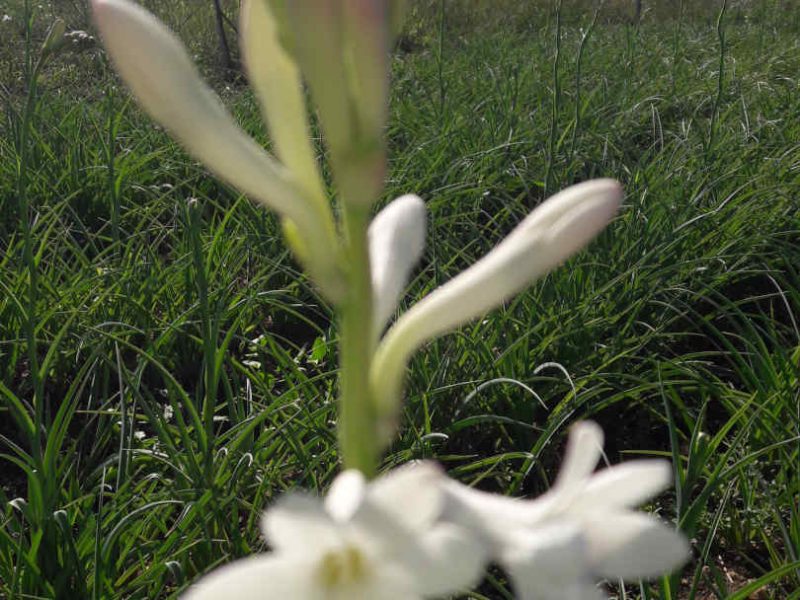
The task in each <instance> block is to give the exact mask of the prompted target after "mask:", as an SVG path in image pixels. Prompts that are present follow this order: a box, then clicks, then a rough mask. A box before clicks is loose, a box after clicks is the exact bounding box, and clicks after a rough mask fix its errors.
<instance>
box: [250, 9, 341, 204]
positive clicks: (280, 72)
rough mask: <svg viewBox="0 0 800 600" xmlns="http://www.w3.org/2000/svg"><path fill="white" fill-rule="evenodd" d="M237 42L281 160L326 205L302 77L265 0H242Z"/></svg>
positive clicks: (300, 182)
mask: <svg viewBox="0 0 800 600" xmlns="http://www.w3.org/2000/svg"><path fill="white" fill-rule="evenodd" d="M239 21H240V27H239V31H240V38H239V41H240V46H241V49H242V56H243V57H244V61H245V66H246V68H247V74H248V79H249V81H250V85H251V86H252V87H253V89H254V90H255V92H256V97H257V98H258V100H259V103H260V105H261V112H262V114H263V115H264V119H265V121H266V122H267V125H268V126H269V131H270V137H271V139H272V142H273V144H274V146H275V150H276V153H277V155H278V158H279V159H280V160H281V162H282V163H283V164H284V165H286V166H287V167H288V168H289V169H290V170H291V171H292V172H293V173H294V174H295V176H296V179H297V183H298V185H301V186H303V187H304V188H306V190H307V191H308V193H309V195H310V196H311V197H312V198H313V199H314V201H315V202H317V203H320V204H322V205H323V209H326V208H327V206H328V201H327V197H326V195H325V191H324V189H323V187H322V182H321V179H320V174H319V167H318V164H317V160H316V157H315V156H314V150H313V147H312V145H311V131H310V128H309V126H308V116H307V111H306V105H305V98H304V96H303V86H302V79H301V76H300V71H299V69H298V68H297V64H296V63H295V62H294V59H293V58H292V57H291V56H290V55H289V54H288V53H287V52H286V50H285V49H284V46H283V45H282V44H281V41H280V39H279V35H280V32H279V23H278V21H277V19H276V18H275V16H274V14H273V9H272V8H271V4H270V3H268V2H266V1H265V0H244V1H243V3H242V8H241V12H240V17H239Z"/></svg>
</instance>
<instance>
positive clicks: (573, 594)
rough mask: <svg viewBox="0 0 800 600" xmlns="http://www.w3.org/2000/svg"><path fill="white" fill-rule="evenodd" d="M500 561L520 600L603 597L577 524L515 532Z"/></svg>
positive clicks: (556, 524)
mask: <svg viewBox="0 0 800 600" xmlns="http://www.w3.org/2000/svg"><path fill="white" fill-rule="evenodd" d="M512 533H513V534H515V535H512V536H511V537H510V538H509V543H508V544H507V546H506V548H505V549H504V551H503V554H502V555H501V557H500V563H501V564H502V565H503V567H504V568H505V569H506V570H507V571H508V574H509V576H510V577H511V579H512V582H513V584H514V591H515V592H516V594H517V597H518V598H522V599H524V600H534V599H536V600H589V599H594V598H598V597H602V594H600V593H599V590H598V589H597V588H596V587H595V585H594V584H593V583H592V579H591V575H592V574H591V571H590V570H589V563H588V561H587V551H586V542H585V539H584V536H583V534H582V532H581V530H580V527H578V526H577V525H576V524H575V523H570V522H569V521H556V522H553V523H551V524H548V525H545V526H542V527H539V528H536V529H532V530H524V531H517V532H512Z"/></svg>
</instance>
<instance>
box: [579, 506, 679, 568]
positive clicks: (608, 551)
mask: <svg viewBox="0 0 800 600" xmlns="http://www.w3.org/2000/svg"><path fill="white" fill-rule="evenodd" d="M582 523H583V527H584V531H585V533H586V539H587V542H588V552H589V556H590V560H591V562H592V568H593V570H594V572H595V573H596V574H598V575H602V576H604V577H614V578H622V579H628V580H636V579H640V578H648V577H656V576H658V575H662V574H665V573H669V572H670V571H673V570H675V569H676V568H678V567H679V566H681V565H682V564H684V563H685V562H686V561H687V560H688V559H689V545H688V543H687V542H686V538H685V537H684V536H683V535H681V534H680V533H679V532H677V531H675V530H674V529H672V528H670V527H668V526H667V525H665V524H664V523H662V522H661V521H659V520H658V519H657V518H655V517H653V516H651V515H647V514H644V513H634V512H625V513H606V512H598V513H597V514H596V515H593V516H592V517H591V518H589V517H586V518H584V519H582Z"/></svg>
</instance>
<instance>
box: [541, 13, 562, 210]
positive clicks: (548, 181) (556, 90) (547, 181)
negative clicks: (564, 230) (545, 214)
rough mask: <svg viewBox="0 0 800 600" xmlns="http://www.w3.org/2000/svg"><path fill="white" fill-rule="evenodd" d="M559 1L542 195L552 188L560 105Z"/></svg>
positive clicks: (545, 194) (549, 191)
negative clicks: (548, 139)
mask: <svg viewBox="0 0 800 600" xmlns="http://www.w3.org/2000/svg"><path fill="white" fill-rule="evenodd" d="M561 1H562V0H558V1H557V2H556V40H555V42H556V49H555V54H554V55H553V102H552V107H551V115H550V141H549V143H548V149H547V168H546V170H545V175H544V197H545V198H547V195H548V194H549V193H551V190H552V189H553V182H552V180H553V163H554V161H555V154H556V133H557V129H558V111H559V109H560V107H561V87H560V86H561V82H560V81H559V78H558V64H559V59H560V57H561Z"/></svg>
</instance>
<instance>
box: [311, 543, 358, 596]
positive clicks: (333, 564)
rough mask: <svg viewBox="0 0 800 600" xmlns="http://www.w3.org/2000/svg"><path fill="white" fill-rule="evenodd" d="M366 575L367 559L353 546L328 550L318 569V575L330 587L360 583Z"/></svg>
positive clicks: (325, 585)
mask: <svg viewBox="0 0 800 600" xmlns="http://www.w3.org/2000/svg"><path fill="white" fill-rule="evenodd" d="M366 575H367V561H366V559H365V558H364V555H363V554H362V553H361V551H360V550H359V549H358V548H355V547H353V546H345V547H344V548H341V549H339V550H331V551H329V552H326V553H325V554H324V555H323V557H322V560H321V561H320V564H319V568H318V569H317V577H319V579H320V582H321V583H322V585H323V587H325V588H328V589H336V588H342V587H346V586H349V585H352V584H354V583H359V582H361V581H363V580H364V579H365V578H366Z"/></svg>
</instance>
